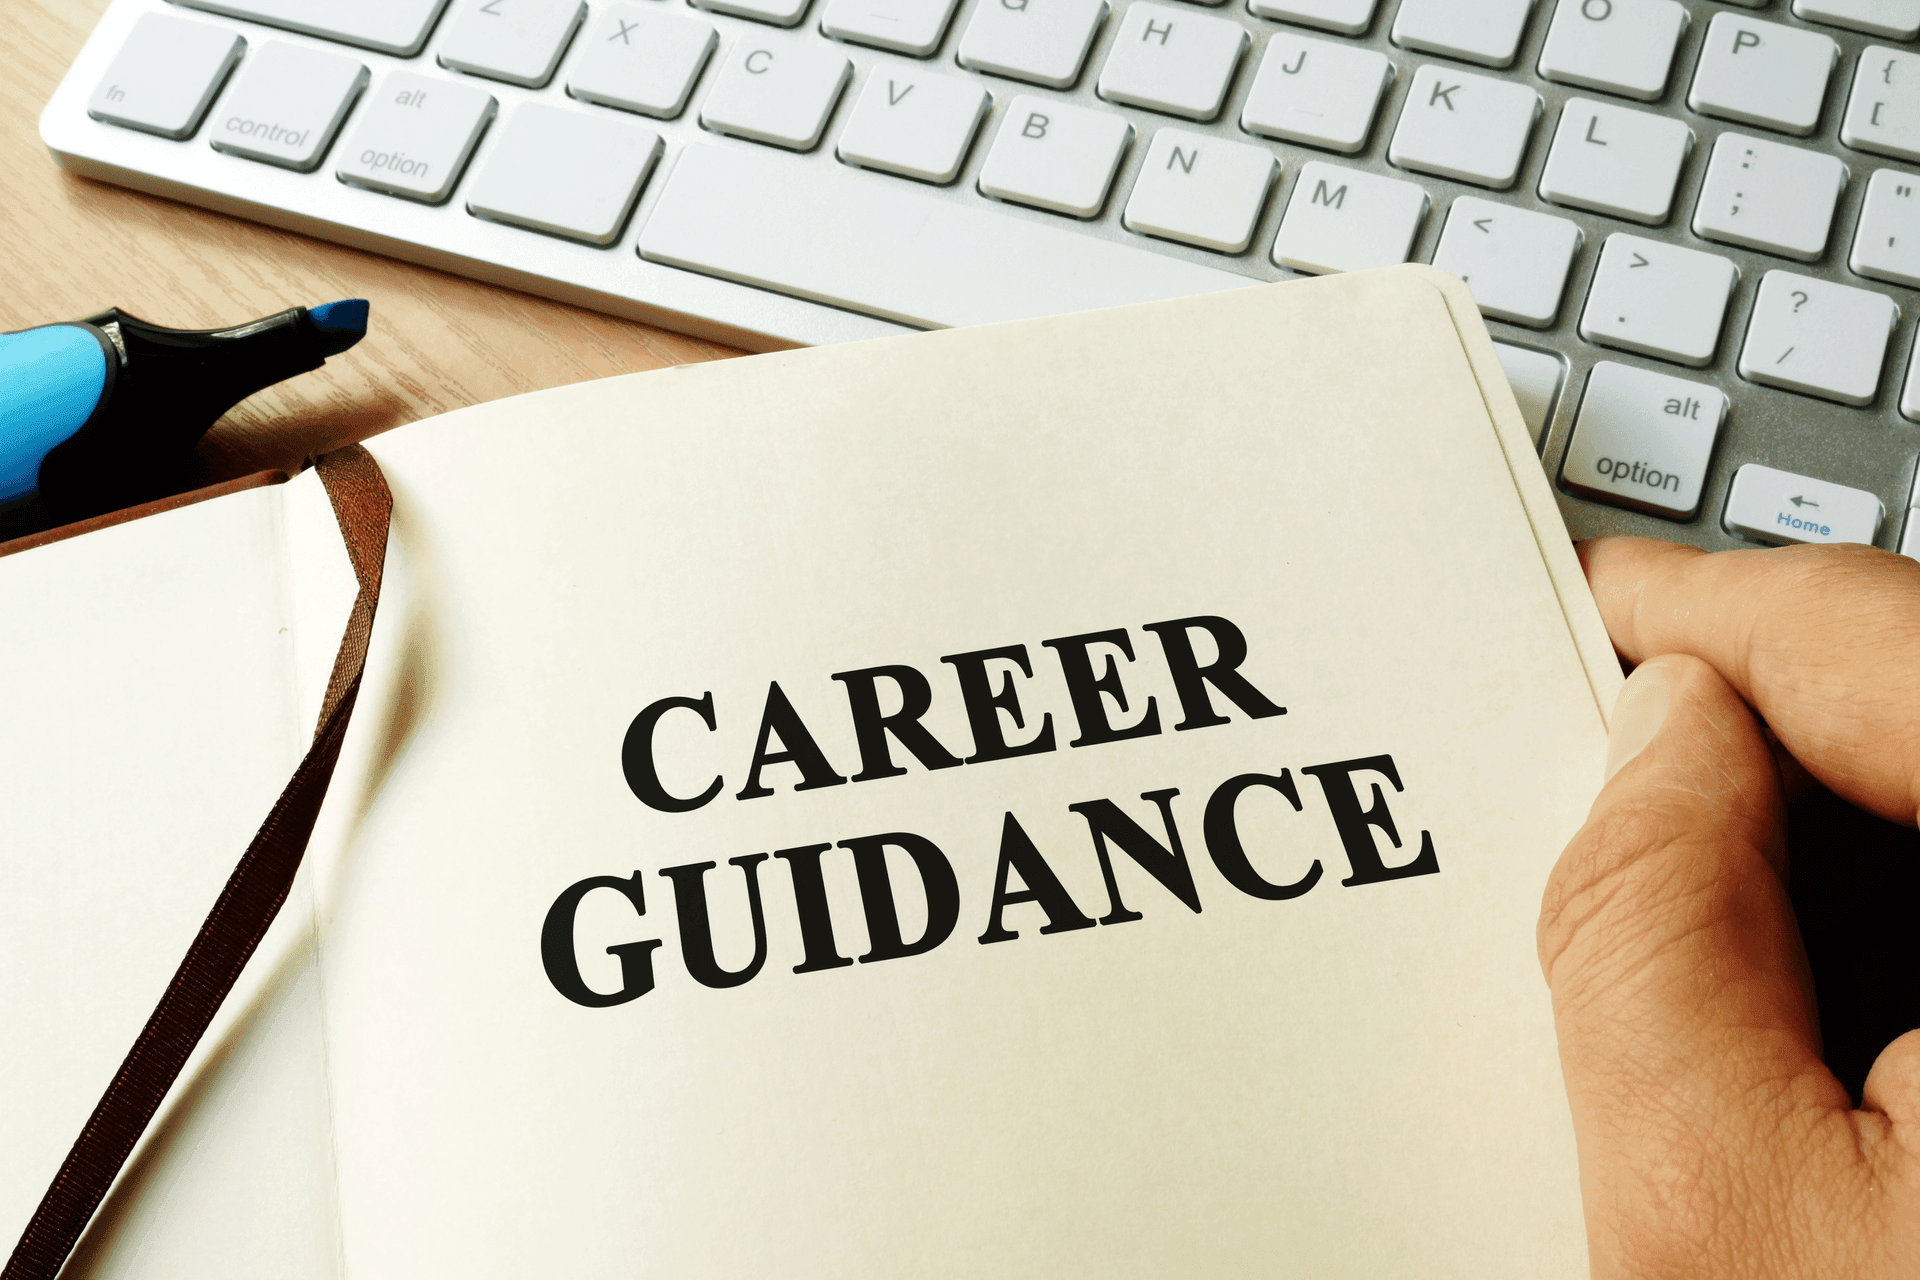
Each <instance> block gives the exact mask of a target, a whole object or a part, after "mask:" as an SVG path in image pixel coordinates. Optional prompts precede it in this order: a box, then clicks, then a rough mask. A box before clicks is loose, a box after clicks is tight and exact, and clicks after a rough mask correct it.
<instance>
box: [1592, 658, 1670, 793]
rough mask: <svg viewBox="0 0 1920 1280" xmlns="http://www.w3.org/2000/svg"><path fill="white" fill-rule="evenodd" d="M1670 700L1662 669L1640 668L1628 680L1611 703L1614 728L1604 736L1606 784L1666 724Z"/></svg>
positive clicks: (1648, 666) (1665, 676) (1644, 748)
mask: <svg viewBox="0 0 1920 1280" xmlns="http://www.w3.org/2000/svg"><path fill="white" fill-rule="evenodd" d="M1672 700H1673V698H1672V689H1671V687H1670V686H1669V685H1668V683H1667V673H1666V670H1665V669H1664V668H1662V667H1658V666H1654V665H1651V664H1648V665H1642V666H1641V667H1639V668H1638V669H1636V670H1635V671H1634V673H1633V674H1632V675H1630V676H1628V677H1627V682H1626V684H1624V685H1622V686H1621V688H1620V696H1619V697H1618V698H1616V699H1615V700H1614V704H1613V728H1612V729H1611V730H1610V731H1609V732H1608V734H1607V781H1609V782H1611V781H1612V780H1613V775H1614V774H1616V773H1618V772H1620V770H1622V769H1624V768H1626V766H1627V761H1629V760H1631V759H1633V758H1634V757H1635V756H1637V755H1639V754H1640V753H1641V752H1642V751H1645V750H1646V749H1647V744H1648V743H1649V742H1652V741H1653V739H1654V737H1655V735H1657V734H1658V733H1659V732H1660V726H1661V725H1663V724H1665V723H1666V722H1667V706H1668V704H1669V703H1671V702H1672Z"/></svg>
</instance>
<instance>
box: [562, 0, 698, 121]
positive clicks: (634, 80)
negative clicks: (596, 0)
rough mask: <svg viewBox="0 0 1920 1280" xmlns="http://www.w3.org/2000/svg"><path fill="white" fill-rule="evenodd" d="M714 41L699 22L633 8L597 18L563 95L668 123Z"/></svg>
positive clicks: (612, 10) (610, 10) (682, 106)
mask: <svg viewBox="0 0 1920 1280" xmlns="http://www.w3.org/2000/svg"><path fill="white" fill-rule="evenodd" d="M717 40H718V37H717V36H716V35H715V34H714V30H713V27H712V26H711V25H710V24H708V23H705V22H702V21H701V20H700V19H698V18H694V17H689V16H688V15H686V14H683V13H673V12H669V11H666V10H663V9H659V8H651V7H648V6H645V5H637V4H617V5H613V6H611V7H610V8H608V9H607V10H606V11H605V12H604V13H602V14H601V15H600V21H599V23H598V24H596V25H595V26H594V28H593V29H592V30H591V31H590V32H589V33H588V34H587V39H586V47H585V48H583V49H582V50H580V53H579V55H578V56H577V57H575V58H574V60H573V73H572V74H571V75H570V76H569V77H568V78H567V92H568V93H570V94H572V95H573V96H574V97H576V98H579V99H580V100H581V101H583V102H597V103H599V104H600V105H601V106H603V107H618V108H619V109H620V110H622V111H637V112H639V113H640V114H641V115H648V116H658V117H660V118H661V119H662V120H671V119H673V118H674V117H676V116H678V115H679V114H680V113H681V112H682V111H685V110H686V109H687V98H688V96H689V95H690V94H692V92H693V82H694V81H695V80H697V79H698V78H699V76H700V69H701V68H702V67H704V66H706V65H707V59H708V58H709V57H711V56H713V46H714V44H715V43H716V42H717Z"/></svg>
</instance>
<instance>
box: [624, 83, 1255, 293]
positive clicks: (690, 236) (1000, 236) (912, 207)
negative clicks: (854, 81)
mask: <svg viewBox="0 0 1920 1280" xmlns="http://www.w3.org/2000/svg"><path fill="white" fill-rule="evenodd" d="M1049 105H1051V104H1049ZM779 161H780V157H777V156H772V155H768V154H765V153H756V152H753V151H750V150H747V149H745V148H739V147H735V148H728V149H722V148H719V147H711V146H701V145H699V144H694V145H691V146H688V147H687V148H686V149H685V150H684V151H682V152H681V153H680V157H679V160H678V161H677V162H676V163H675V164H674V166H673V170H672V172H670V173H669V174H667V176H666V179H665V181H664V184H663V186H662V188H661V191H660V195H659V198H658V199H657V200H656V202H655V204H654V209H653V212H652V214H651V216H650V217H649V218H648V219H647V224H646V226H644V227H643V228H641V231H640V256H641V257H643V258H646V259H647V260H648V261H650V262H664V263H667V264H669V265H672V266H676V267H685V268H687V269H689V270H692V271H702V272H705V273H707V274H709V275H716V276H720V277H722V278H724V279H728V280H738V281H740V282H742V283H745V284H751V285H757V286H758V287H760V288H763V289H772V290H775V291H777V292H780V293H785V294H791V295H793V296H795V297H800V298H808V299H812V300H813V301H816V302H825V303H828V304H830V305H833V306H837V307H844V308H846V309H847V310H849V311H857V312H860V313H861V314H863V315H870V316H878V317H880V318H881V319H884V320H892V321H895V322H896V323H899V324H908V325H916V326H918V327H921V328H928V329H937V328H944V327H946V326H948V325H962V324H987V323H992V322H994V321H998V320H1022V319H1028V318H1031V317H1034V316H1046V315H1055V314H1059V313H1062V312H1068V311H1088V310H1092V309H1094V308H1098V307H1116V306H1121V305H1124V304H1126V303H1131V302H1150V301H1153V300H1155V299H1159V298H1177V297H1183V296H1185V295H1187V294H1194V293H1207V292H1211V291H1213V290H1216V289H1231V288H1238V287H1241V286H1245V285H1252V284H1257V283H1259V282H1258V281H1255V280H1249V279H1247V278H1246V277H1244V276H1238V275H1233V274H1230V273H1228V272H1226V271H1219V270H1215V269H1214V268H1212V267H1203V266H1200V265H1198V264H1197V263H1192V262H1183V261H1181V260H1180V259H1178V258H1175V257H1171V256H1169V255H1167V254H1164V253H1160V252H1157V251H1155V250H1152V249H1146V248H1134V247H1132V246H1129V245H1125V244H1115V243H1114V242H1112V241H1110V240H1103V239H1100V238H1099V237H1097V236H1089V235H1086V234H1084V233H1082V232H1080V231H1077V230H1069V229H1067V228H1066V227H1065V226H1047V225H1043V224H1041V223H1039V222H1036V221H1033V220H1031V219H1026V218H1015V217H1011V216H1008V215H1007V214H1004V213H1001V212H998V211H996V210H994V209H993V208H992V207H990V206H986V205H967V204H957V203H955V202H953V201H951V200H945V199H937V198H932V197H929V196H925V195H922V194H920V193H919V192H917V191H915V190H914V189H913V188H911V187H909V186H908V185H907V184H905V183H886V182H874V181H867V182H861V181H858V180H856V178H855V176H854V175H850V174H847V173H846V172H845V171H844V170H839V169H837V168H836V167H835V166H826V167H824V168H823V167H819V166H808V165H796V164H791V163H779ZM929 250H931V251H929Z"/></svg>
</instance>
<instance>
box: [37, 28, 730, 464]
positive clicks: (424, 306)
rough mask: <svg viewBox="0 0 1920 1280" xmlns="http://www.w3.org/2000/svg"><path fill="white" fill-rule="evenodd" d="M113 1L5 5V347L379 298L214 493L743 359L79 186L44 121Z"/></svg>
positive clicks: (278, 397)
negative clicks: (623, 384)
mask: <svg viewBox="0 0 1920 1280" xmlns="http://www.w3.org/2000/svg"><path fill="white" fill-rule="evenodd" d="M106 7H107V0H0V34H3V35H4V38H5V43H6V45H7V49H6V55H5V58H4V61H3V62H0V332H6V331H9V330H13V329H23V328H27V327H29V326H32V325H36V324H46V323H49V322H51V321H56V320H70V319H74V318H76V317H79V316H84V315H88V314H90V313H92V312H95V311H100V310H103V309H105V308H107V307H110V306H118V307H123V308H125V309H126V310H127V311H129V312H131V313H132V314H134V315H137V316H139V317H141V318H142V319H146V320H152V321H154V322H155V323H157V324H166V325H176V326H181V327H191V328H212V327H215V326H218V325H224V324H234V323H238V322H239V321H242V320H250V319H252V318H254V317H255V316H261V315H267V314H269V313H271V312H274V311H280V310H283V309H285V308H286V307H289V306H292V305H295V304H314V303H321V302H331V301H333V300H334V299H336V298H368V299H371V300H372V303H373V316H372V325H371V329H370V331H369V333H368V335H367V337H366V339H365V340H364V341H363V342H362V343H361V344H360V345H359V346H357V347H355V348H354V349H353V350H352V351H349V352H347V353H346V354H345V355H344V356H336V357H335V358H334V359H332V360H329V361H328V362H327V365H326V367H325V368H324V369H321V370H319V371H317V372H314V373H309V374H305V375H302V376H301V377H298V378H295V379H293V380H291V381H289V382H285V383H282V384H280V385H279V386H276V387H270V388H268V389H267V390H265V391H263V392H261V393H260V394H259V395H257V396H254V397H253V398H252V399H250V400H247V401H245V402H244V403H242V404H240V405H239V406H237V407H236V408H235V409H234V410H233V412H231V413H230V414H228V415H227V416H226V417H225V418H223V419H222V420H221V421H220V423H219V424H218V425H216V426H215V427H214V428H213V430H212V431H210V432H209V433H208V434H207V438H206V440H205V441H204V442H203V443H202V445H201V450H200V452H201V456H202V457H203V458H204V459H205V460H206V462H207V468H208V476H207V479H208V480H210V481H219V480H225V479H228V478H231V477H234V476H239V475H245V474H247V473H249V472H252V471H258V470H261V469H263V468H270V467H278V468H283V469H286V470H298V469H299V467H300V465H301V463H302V461H303V460H304V459H306V458H308V457H310V456H312V455H314V454H316V453H323V452H325V451H326V450H328V449H330V448H333V447H335V446H336V445H341V444H348V443H351V442H353V441H356V440H364V439H366V438H367V437H368V436H371V435H375V434H377V433H379V432H382V431H385V430H387V429H388V428H390V427H397V426H400V425H401V424H403V423H407V422H413V421H416V420H418V419H420V418H425V417H429V416H431V415H433V414H436V413H444V412H446V411H447V410H449V409H458V408H461V407H463V406H465V405H470V404H478V403H480V402H482V401H486V400H496V399H499V398H500V397H501V396H509V395H515V394H517V393H519V392H522V391H536V390H539V389H541V388H543V387H554V386H560V385H562V384H564V383H569V382H579V381H582V380H584V379H587V378H598V377H604V376H607V375H610V374H616V373H632V372H635V371H638V370H642V369H657V368H659V367H661V366H662V365H669V364H685V363H689V362H692V361H698V360H712V359H716V358H719V357H722V356H727V355H734V354H738V353H737V352H734V351H732V350H731V349H730V348H727V347H721V346H717V345H715V344H713V343H710V342H703V341H701V340H699V339H696V338H689V337H685V336H683V335H681V334H676V333H669V332H667V331H665V330H662V329H655V328H651V327H649V326H647V325H643V324H637V323H634V322H632V321H629V320H617V319H614V318H612V317H610V316H603V315H599V314H597V313H594V312H591V311H582V310H580V309H578V308H576V307H570V306H566V305H564V304H562V303H557V302H548V301H545V300H544V299H540V298H534V297H530V296H528V295H526V294H522V293H516V292H514V291H512V290H510V289H503V288H500V287H498V286H496V285H488V284H479V283H476V282H474V281H469V280H464V279H461V278H460V277H458V276H450V275H444V274H442V273H440V272H438V271H433V270H429V269H427V268H425V267H417V266H413V265H411V264H408V263H403V262H396V261H394V260H392V259H390V258H382V257H379V256H377V255H374V254H369V253H363V252H361V251H359V250H356V249H347V248H342V247H340V246H338V245H333V244H328V243H326V242H324V241H320V240H311V239H308V238H307V237H305V236H300V235H295V234H293V233H291V232H286V231H278V230H275V229H273V228H270V227H263V226H260V225H259V224H257V223H252V222H245V221H242V220H240V219H237V218H231V217H228V216H226V215H224V214H217V213H209V212H207V211H205V210H202V209H197V208H194V207H192V206H190V205H184V204H177V203H174V202H173V201H170V200H162V199H160V198H158V197H155V196H148V195H141V194H139V193H136V192H132V191H127V190H124V189H123V188H120V187H115V186H109V185H107V184H105V183H100V182H95V181H93V180H91V179H88V178H81V177H77V176H75V175H74V174H71V173H68V172H67V171H66V170H64V169H61V168H60V167H59V166H58V165H56V164H55V163H54V162H53V158H52V157H51V156H50V155H49V154H48V153H47V149H46V147H45V146H44V145H43V144H42V143H41V141H40V130H39V115H40V109H41V107H42V106H43V105H45V103H46V100H47V98H48V97H49V96H50V95H51V94H52V93H53V90H54V86H55V85H57V84H58V83H59V82H60V77H61V76H63V75H64V74H65V73H66V70H67V65H68V64H69V63H70V62H72V61H73V58H74V55H75V54H77V53H78V52H79V50H80V46H81V45H82V44H83V43H85V41H86V38H87V33H88V32H89V31H91V30H92V29H93V25H94V23H95V22H96V21H98V19H99V16H100V14H101V12H102V11H104V10H105V9H106Z"/></svg>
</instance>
